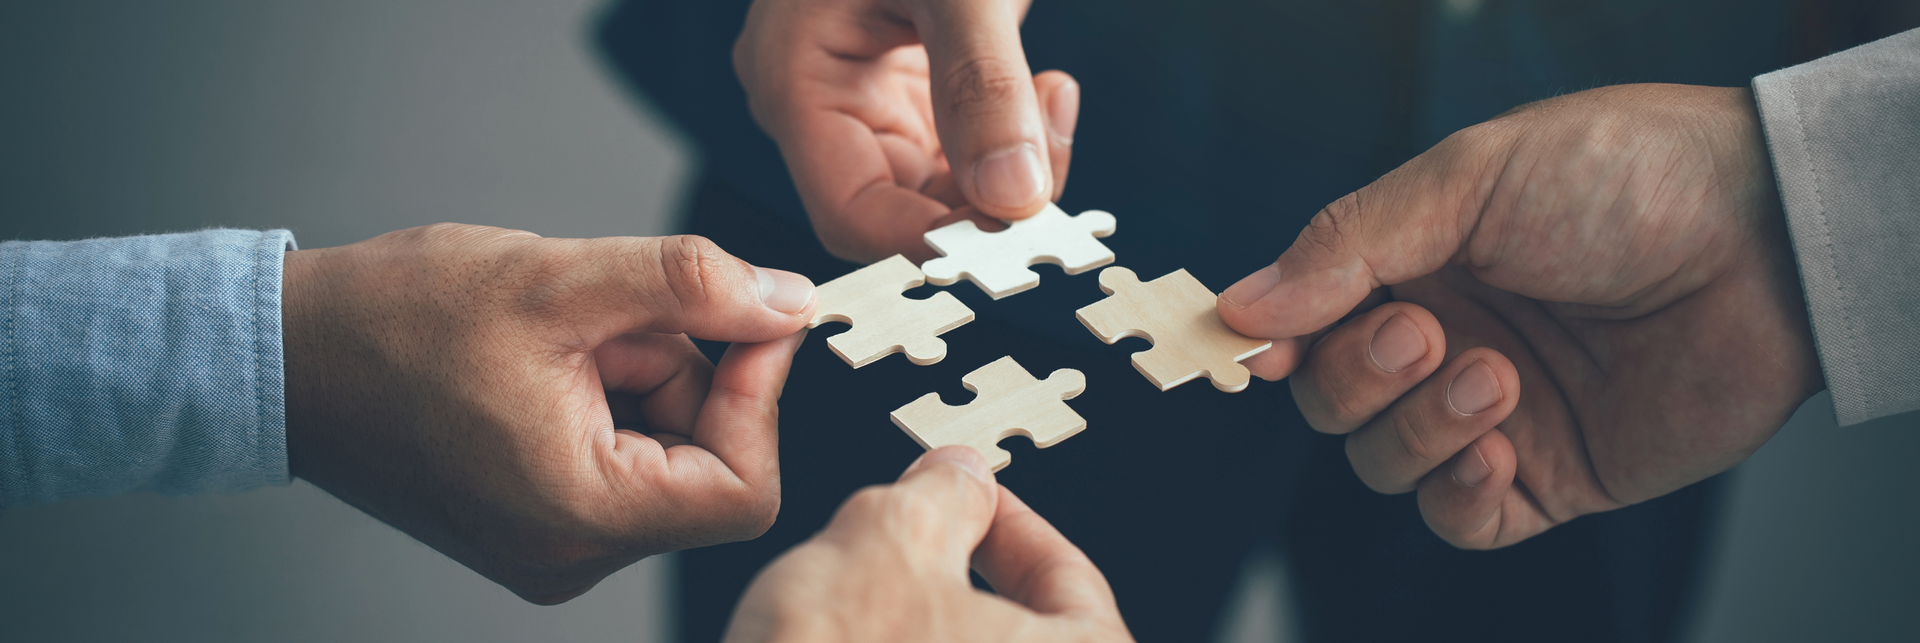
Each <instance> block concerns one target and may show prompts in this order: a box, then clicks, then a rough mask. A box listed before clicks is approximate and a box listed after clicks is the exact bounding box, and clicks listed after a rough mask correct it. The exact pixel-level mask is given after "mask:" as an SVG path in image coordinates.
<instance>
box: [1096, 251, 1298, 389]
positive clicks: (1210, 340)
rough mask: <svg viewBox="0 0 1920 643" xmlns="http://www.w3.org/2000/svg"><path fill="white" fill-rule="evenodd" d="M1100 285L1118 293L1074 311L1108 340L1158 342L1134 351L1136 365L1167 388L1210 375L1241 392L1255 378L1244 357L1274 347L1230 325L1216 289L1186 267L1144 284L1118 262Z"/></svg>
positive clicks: (1104, 272)
mask: <svg viewBox="0 0 1920 643" xmlns="http://www.w3.org/2000/svg"><path fill="white" fill-rule="evenodd" d="M1100 290H1101V291H1103V292H1105V293H1107V294H1109V295H1112V296H1111V297H1108V298H1106V299H1102V300H1100V301H1098V302H1094V303H1093V304H1092V305H1089V306H1087V307H1085V308H1081V309H1080V310H1079V311H1077V312H1075V313H1074V316H1075V317H1078V318H1080V323H1082V324H1085V325H1086V327H1087V330H1090V331H1093V334H1094V335H1096V336H1098V337H1099V338H1100V341H1103V342H1106V343H1108V344H1112V343H1114V342H1117V341H1120V340H1121V338H1125V337H1145V338H1146V339H1147V341H1149V342H1153V348H1152V349H1150V350H1147V351H1143V352H1139V353H1134V354H1133V367H1134V368H1135V369H1137V370H1139V371H1140V374H1141V375H1145V376H1147V380H1148V381H1150V382H1153V385H1154V386H1158V387H1160V390H1162V391H1165V390H1167V389H1170V388H1173V387H1175V386H1179V385H1181V384H1184V383H1186V381H1187V380H1191V379H1193V378H1195V377H1203V376H1204V377H1206V378H1207V379H1210V380H1213V387H1214V388H1217V389H1220V390H1222V391H1226V392H1228V393H1237V392H1239V391H1241V390H1242V389H1245V388H1247V381H1248V379H1249V378H1250V377H1251V375H1250V374H1249V373H1247V367H1245V366H1241V365H1240V360H1244V359H1246V358H1249V357H1253V356H1254V355H1258V354H1260V353H1261V352H1263V351H1265V350H1267V349H1268V348H1271V347H1272V346H1273V342H1269V341H1266V340H1263V339H1254V338H1251V337H1247V336H1245V335H1241V334H1239V333H1236V332H1233V329H1231V328H1227V323H1226V322H1224V321H1221V320H1220V313H1219V312H1217V311H1216V310H1215V308H1214V299H1215V295H1214V293H1213V291H1211V290H1208V289H1207V287H1206V286H1205V285H1203V284H1201V283H1200V280H1198V279H1194V278H1193V275H1190V274H1187V271H1186V270H1184V269H1182V270H1176V271H1174V272H1172V273H1170V274H1168V275H1167V276H1164V277H1161V278H1159V279H1155V280H1153V281H1150V282H1146V283H1141V282H1140V277H1139V276H1137V275H1135V274H1133V271H1132V270H1128V269H1126V268H1121V267H1117V266H1116V267H1113V268H1108V269H1106V270H1102V271H1100Z"/></svg>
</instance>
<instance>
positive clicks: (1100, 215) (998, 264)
mask: <svg viewBox="0 0 1920 643" xmlns="http://www.w3.org/2000/svg"><path fill="white" fill-rule="evenodd" d="M1114 226H1115V221H1114V218H1113V215H1112V214H1108V213H1107V212H1105V211H1102V210H1088V211H1086V212H1082V213H1080V214H1079V215H1078V216H1067V213H1066V212H1065V211H1064V210H1061V209H1060V206H1057V205H1054V204H1052V203H1048V204H1047V206H1046V207H1045V208H1042V209H1041V210H1040V213H1039V214H1036V215H1033V217H1031V218H1028V219H1022V220H1019V221H1014V222H1012V223H1008V224H1007V229H1005V230H1001V231H999V232H986V231H983V230H981V229H980V227H979V226H977V225H974V223H973V222H972V221H960V222H958V223H953V224H949V225H945V226H942V227H940V228H938V229H935V230H931V231H929V232H927V234H926V236H924V237H923V238H924V239H925V240H926V242H927V245H928V246H931V247H932V248H933V249H934V250H935V251H937V252H939V253H940V254H941V255H943V256H940V257H936V258H933V259H928V260H927V262H926V263H924V264H921V265H920V269H921V270H923V271H925V272H926V274H927V281H930V282H933V284H934V285H936V286H946V285H950V284H954V283H957V282H959V281H960V279H961V278H966V279H968V280H971V281H972V282H973V283H974V285H976V286H979V287H980V289H981V290H984V291H986V293H987V294H988V295H991V296H992V297H993V298H994V299H999V298H1001V297H1006V296H1008V295H1012V294H1014V293H1018V292H1023V291H1026V290H1029V289H1031V288H1033V287H1035V286H1038V285H1040V273H1037V272H1034V271H1033V270H1032V269H1031V268H1028V266H1031V265H1034V264H1036V263H1042V262H1045V263H1051V264H1056V265H1059V266H1060V267H1061V268H1063V269H1065V270H1066V272H1067V274H1069V275H1077V274H1080V273H1083V272H1086V271H1088V270H1092V269H1094V268H1098V267H1100V266H1104V265H1107V264H1110V263H1113V250H1110V249H1108V248H1107V245H1106V244H1104V243H1100V242H1099V241H1098V240H1097V238H1098V237H1105V236H1108V235H1111V234H1113V230H1114Z"/></svg>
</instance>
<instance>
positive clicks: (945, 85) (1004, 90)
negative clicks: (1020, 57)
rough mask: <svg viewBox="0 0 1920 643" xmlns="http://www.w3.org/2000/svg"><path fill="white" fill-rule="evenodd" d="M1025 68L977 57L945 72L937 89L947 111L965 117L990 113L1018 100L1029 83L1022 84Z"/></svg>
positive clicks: (1019, 65) (1015, 64) (1017, 64)
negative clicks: (944, 99) (941, 92)
mask: <svg viewBox="0 0 1920 643" xmlns="http://www.w3.org/2000/svg"><path fill="white" fill-rule="evenodd" d="M1026 75H1027V74H1026V67H1025V65H1023V64H1021V63H1018V62H1014V61H1010V60H1005V59H1001V58H995V57H980V58H973V59H969V60H967V61H965V62H962V63H960V65H959V66H957V67H954V68H953V69H952V70H951V71H949V72H947V74H946V77H945V78H944V79H943V80H942V82H941V88H942V89H943V90H944V95H945V96H946V97H947V100H946V103H947V107H948V109H950V110H952V111H953V112H954V113H956V114H958V115H961V116H965V115H969V114H978V113H981V112H987V111H993V110H996V109H999V108H1001V107H1004V106H1006V105H1009V104H1011V103H1013V102H1014V101H1016V100H1018V99H1019V97H1020V93H1021V91H1022V90H1025V89H1028V88H1029V87H1030V86H1031V82H1030V81H1028V80H1026Z"/></svg>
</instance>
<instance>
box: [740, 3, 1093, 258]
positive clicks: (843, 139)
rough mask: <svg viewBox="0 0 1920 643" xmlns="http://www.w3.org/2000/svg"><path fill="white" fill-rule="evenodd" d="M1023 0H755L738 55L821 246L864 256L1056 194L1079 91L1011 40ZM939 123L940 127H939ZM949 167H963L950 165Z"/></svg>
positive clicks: (1022, 214) (906, 248)
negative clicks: (1033, 68) (1035, 70)
mask: <svg viewBox="0 0 1920 643" xmlns="http://www.w3.org/2000/svg"><path fill="white" fill-rule="evenodd" d="M1026 10H1027V1H1026V0H759V1H757V2H755V3H754V4H753V8H752V9H751V10H750V11H749V12H748V13H747V24H746V28H745V30H743V31H742V32H741V33H740V40H739V41H738V42H737V43H735V45H734V50H733V65H734V69H735V71H736V72H737V73H738V74H739V75H740V82H741V84H743V85H745V86H746V90H747V96H748V98H749V101H750V103H751V106H752V109H753V116H754V120H756V121H758V122H759V123H760V127H761V128H762V129H765V130H766V131H767V133H768V134H769V135H771V136H772V137H773V139H774V141H776V142H778V143H779V145H780V151H781V154H782V155H783V156H785V157H786V161H787V168H788V169H789V170H790V171H791V172H792V174H793V181H794V185H795V186H796V187H797V188H799V191H800V200H801V202H802V203H804V204H805V205H806V208H807V213H808V215H809V216H810V217H811V218H812V219H813V227H814V230H815V231H816V232H817V233H818V234H819V235H820V241H821V243H822V244H824V245H825V246H826V248H827V250H828V251H829V252H832V253H833V254H834V255H835V256H838V257H840V258H842V259H847V260H850V261H857V262H860V263H870V262H873V261H877V260H880V259H884V258H886V257H889V256H892V255H895V254H905V255H907V257H908V258H910V259H913V260H914V262H915V263H919V262H921V261H924V260H926V259H928V258H931V257H934V256H935V254H934V253H933V251H932V250H931V249H929V248H928V247H927V245H926V243H925V242H924V241H922V240H921V235H922V234H925V233H926V231H928V230H931V229H933V228H936V227H939V226H942V225H946V224H948V223H952V222H955V221H959V220H962V219H971V220H973V221H975V222H977V223H978V224H979V225H981V228H982V229H984V230H999V229H1002V228H1004V227H1005V226H1004V224H1002V223H1001V222H1000V221H998V220H996V219H1005V220H1018V219H1024V218H1027V217H1030V216H1033V215H1034V213H1036V212H1039V211H1040V208H1041V207H1042V206H1044V205H1045V204H1046V203H1047V202H1048V201H1050V200H1056V199H1058V198H1059V196H1060V190H1061V188H1062V186H1063V185H1065V184H1066V179H1067V160H1068V157H1069V155H1070V154H1071V152H1072V150H1073V127H1074V123H1075V119H1077V118H1078V115H1079V110H1080V87H1079V85H1077V84H1075V83H1074V82H1073V79H1072V78H1071V77H1069V76H1067V75H1066V74H1065V73H1062V72H1057V71H1051V72H1046V73H1042V74H1040V75H1038V76H1034V75H1032V74H1031V73H1030V72H1029V71H1028V69H1027V57H1026V54H1025V53H1024V52H1023V51H1021V49H1020V19H1021V17H1022V16H1024V15H1025V14H1026ZM936 132H937V133H936ZM954 168H959V169H958V170H955V169H954Z"/></svg>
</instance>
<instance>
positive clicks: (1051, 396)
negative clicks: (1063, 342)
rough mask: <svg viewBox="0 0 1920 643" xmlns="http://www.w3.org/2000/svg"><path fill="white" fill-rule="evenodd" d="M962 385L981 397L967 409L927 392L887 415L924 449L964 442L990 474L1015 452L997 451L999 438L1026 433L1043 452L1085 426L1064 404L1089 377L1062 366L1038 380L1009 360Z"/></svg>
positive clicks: (972, 375) (980, 371)
mask: <svg viewBox="0 0 1920 643" xmlns="http://www.w3.org/2000/svg"><path fill="white" fill-rule="evenodd" d="M960 381H961V382H962V383H964V384H966V386H967V390H969V391H973V392H975V393H978V394H979V395H978V396H976V397H974V398H973V401H972V402H970V403H968V404H967V405H965V406H950V405H948V404H947V403H945V402H941V401H940V394H939V393H928V394H926V395H923V396H920V399H917V400H914V401H913V402H912V403H910V404H908V405H906V406H903V407H900V408H899V409H896V410H894V412H893V413H892V414H891V415H889V417H891V418H892V419H893V423H894V425H896V426H899V427H900V429H901V430H902V431H906V432H907V435H909V436H912V437H913V441H914V442H918V443H920V446H922V447H926V449H927V450H928V451H932V450H934V449H937V448H940V447H943V446H947V445H952V444H964V445H967V446H970V447H973V448H974V449H976V450H978V451H980V455H983V456H986V457H987V463H988V464H990V465H992V466H993V470H994V471H999V470H1000V469H1002V468H1005V467H1006V466H1007V464H1008V463H1011V462H1013V454H1010V453H1007V450H1006V449H1002V448H1000V446H999V444H1000V441H1001V440H1004V439H1006V438H1008V437H1011V436H1014V435H1024V436H1027V437H1028V438H1029V439H1031V440H1033V445H1034V446H1036V447H1040V448H1042V449H1044V448H1047V447H1050V446H1053V445H1055V444H1059V443H1060V441H1061V440H1065V439H1067V438H1070V437H1073V434H1075V433H1079V432H1080V430H1081V429H1085V428H1087V421H1086V420H1085V419H1083V418H1081V417H1080V414H1078V413H1075V412H1073V408H1072V407H1069V406H1067V403H1066V400H1071V399H1073V398H1075V397H1078V396H1079V395H1080V393H1081V392H1083V391H1085V390H1087V377H1086V376H1085V375H1082V374H1081V373H1080V371H1076V370H1073V369H1071V368H1063V369H1060V370H1057V371H1054V372H1053V374H1051V375H1048V376H1047V379H1045V380H1036V379H1034V378H1033V375H1032V374H1030V373H1028V372H1027V369H1026V368H1024V367H1022V366H1020V364H1019V363H1018V362H1015V361H1013V357H1011V356H1008V357H1002V358H1000V359H998V360H995V361H994V362H993V363H992V364H988V365H986V366H982V367H980V368H979V369H978V370H975V371H974V372H972V373H968V374H967V375H966V377H962V378H960Z"/></svg>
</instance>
